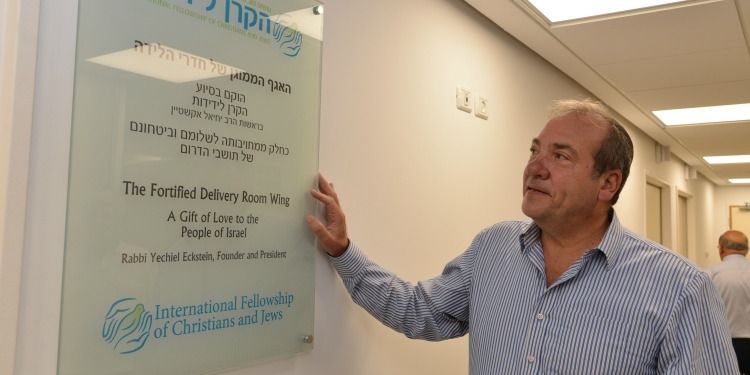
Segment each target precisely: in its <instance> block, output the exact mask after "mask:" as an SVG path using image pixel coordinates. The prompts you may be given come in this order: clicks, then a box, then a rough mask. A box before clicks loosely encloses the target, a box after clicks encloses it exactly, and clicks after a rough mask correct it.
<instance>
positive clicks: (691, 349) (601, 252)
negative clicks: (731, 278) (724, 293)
mask: <svg viewBox="0 0 750 375" xmlns="http://www.w3.org/2000/svg"><path fill="white" fill-rule="evenodd" d="M540 235H541V230H540V229H539V227H538V226H536V225H535V224H534V223H533V222H531V221H509V222H502V223H498V224H496V225H494V226H491V227H489V228H487V229H485V230H483V231H482V232H480V233H479V234H478V235H477V236H476V237H475V238H474V240H473V241H472V243H471V245H470V246H469V248H468V249H467V250H466V251H465V252H464V253H463V254H461V255H459V256H458V257H456V258H455V259H454V260H452V261H451V262H449V263H448V264H447V265H446V266H445V269H444V270H443V273H442V274H441V275H440V276H438V277H435V278H433V279H430V280H425V281H421V282H419V283H418V284H417V285H416V286H414V285H412V284H410V283H408V282H406V281H404V280H401V279H400V278H398V277H397V276H396V275H394V274H393V273H391V272H389V271H387V270H385V269H383V268H382V267H380V266H378V265H376V264H374V263H373V262H371V261H369V260H368V259H367V257H366V256H365V255H364V253H363V252H362V251H360V250H359V249H358V248H357V246H356V245H355V244H354V243H351V244H350V245H349V248H348V249H347V251H346V252H345V253H344V255H342V256H340V257H338V258H331V261H332V263H333V265H334V266H335V268H336V270H337V272H338V273H339V275H340V276H341V278H342V280H343V281H344V285H345V286H346V288H347V289H348V291H349V293H350V294H351V295H352V298H353V300H354V301H355V302H356V303H357V304H359V305H360V306H362V307H363V308H364V309H366V310H367V311H368V312H369V313H370V314H372V315H373V316H375V317H376V318H377V319H378V320H380V321H381V322H382V323H383V324H385V325H386V326H388V327H391V328H393V329H395V330H396V331H399V332H402V333H403V334H405V335H406V336H407V337H410V338H419V339H425V340H435V341H437V340H443V339H448V338H453V337H459V336H463V335H464V334H466V333H468V334H469V351H470V353H469V372H470V373H471V374H738V366H737V360H736V358H735V355H734V351H733V349H732V344H731V339H730V335H729V330H728V327H727V322H726V318H725V311H724V305H723V302H722V301H721V299H720V297H719V295H718V293H717V291H716V288H715V287H714V285H713V284H712V282H711V280H710V279H709V278H708V276H707V274H706V273H705V272H703V271H702V270H700V269H699V268H698V267H697V266H695V265H693V264H692V263H690V262H689V261H687V260H686V259H684V258H682V257H680V256H679V255H677V254H675V253H673V252H671V251H669V250H668V249H666V248H664V247H662V246H661V245H658V244H655V243H653V242H650V241H648V240H646V239H644V238H642V237H640V236H638V235H636V234H634V233H633V232H631V231H630V230H628V229H626V228H624V227H622V226H621V225H620V223H619V221H618V219H617V216H616V215H613V217H612V223H611V224H610V226H609V228H608V229H607V231H606V233H605V235H604V237H603V239H602V242H601V243H600V244H599V246H598V247H597V248H594V249H590V250H588V251H587V252H586V253H585V254H584V255H583V256H582V257H581V258H580V259H578V260H577V261H576V262H575V263H574V264H573V265H572V266H571V267H570V268H569V269H568V270H567V271H566V272H565V273H564V274H563V275H561V276H560V278H559V279H558V280H557V281H556V282H555V283H554V284H553V285H552V286H550V287H547V286H546V276H545V272H544V257H543V254H542V247H541V241H540Z"/></svg>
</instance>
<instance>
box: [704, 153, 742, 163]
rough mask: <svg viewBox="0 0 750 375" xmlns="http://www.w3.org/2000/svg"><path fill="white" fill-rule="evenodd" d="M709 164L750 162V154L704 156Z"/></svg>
mask: <svg viewBox="0 0 750 375" xmlns="http://www.w3.org/2000/svg"><path fill="white" fill-rule="evenodd" d="M703 159H704V160H705V161H706V162H707V163H708V164H740V163H750V155H726V156H704V157H703Z"/></svg>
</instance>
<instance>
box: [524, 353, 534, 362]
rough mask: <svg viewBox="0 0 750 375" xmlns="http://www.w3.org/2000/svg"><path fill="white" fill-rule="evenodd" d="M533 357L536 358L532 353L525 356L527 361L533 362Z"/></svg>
mask: <svg viewBox="0 0 750 375" xmlns="http://www.w3.org/2000/svg"><path fill="white" fill-rule="evenodd" d="M535 359H536V358H534V356H533V355H530V356H528V357H526V360H527V361H529V362H534V360H535Z"/></svg>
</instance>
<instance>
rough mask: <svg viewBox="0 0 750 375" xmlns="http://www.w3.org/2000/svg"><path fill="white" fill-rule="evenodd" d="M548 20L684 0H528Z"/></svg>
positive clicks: (575, 17)
mask: <svg viewBox="0 0 750 375" xmlns="http://www.w3.org/2000/svg"><path fill="white" fill-rule="evenodd" d="M528 1H529V3H531V5H533V6H534V7H535V8H536V9H537V10H538V11H539V12H540V13H542V14H543V15H544V16H545V17H547V19H548V20H550V22H561V21H569V20H575V19H579V18H586V17H593V16H599V15H602V14H611V13H617V12H624V11H628V10H634V9H642V8H649V7H653V6H657V5H664V4H671V3H679V2H682V1H685V0H606V1H602V0H568V1H560V0H528Z"/></svg>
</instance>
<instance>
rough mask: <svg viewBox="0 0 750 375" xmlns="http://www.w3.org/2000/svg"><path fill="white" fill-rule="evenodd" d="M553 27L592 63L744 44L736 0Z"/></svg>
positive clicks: (651, 57)
mask: <svg viewBox="0 0 750 375" xmlns="http://www.w3.org/2000/svg"><path fill="white" fill-rule="evenodd" d="M717 20H721V22H717ZM551 32H552V33H553V34H554V35H555V36H556V37H557V38H558V39H559V40H560V41H561V42H562V43H564V44H566V45H567V46H568V47H569V48H570V49H571V50H572V51H573V52H574V53H575V54H577V55H578V56H579V57H581V58H582V59H584V60H586V61H587V62H588V63H590V64H592V65H601V64H610V63H615V62H623V61H637V60H645V59H653V58H658V57H665V56H675V55H686V54H691V53H696V52H700V51H707V50H720V49H729V48H736V47H744V46H745V39H744V36H743V32H742V27H741V25H740V22H739V19H738V17H737V9H736V8H735V5H734V1H732V0H724V1H718V2H709V3H698V4H695V3H693V4H688V5H680V6H677V7H673V8H667V9H664V8H660V9H659V10H654V11H650V12H645V13H636V14H629V15H625V16H619V17H614V18H605V19H596V20H591V21H586V22H581V23H574V24H568V25H561V26H555V27H553V28H552V29H551Z"/></svg>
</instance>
